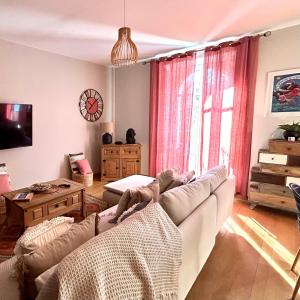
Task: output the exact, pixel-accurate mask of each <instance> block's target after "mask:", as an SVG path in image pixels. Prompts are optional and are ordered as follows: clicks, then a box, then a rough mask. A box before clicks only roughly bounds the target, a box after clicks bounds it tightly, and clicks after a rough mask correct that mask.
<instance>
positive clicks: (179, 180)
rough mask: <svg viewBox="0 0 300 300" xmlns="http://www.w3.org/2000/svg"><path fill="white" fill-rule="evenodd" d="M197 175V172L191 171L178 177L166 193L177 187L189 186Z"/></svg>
mask: <svg viewBox="0 0 300 300" xmlns="http://www.w3.org/2000/svg"><path fill="white" fill-rule="evenodd" d="M194 175H195V171H189V172H187V173H184V174H181V175H179V176H177V178H176V179H175V180H174V181H172V182H171V183H170V184H169V185H168V186H167V188H166V191H168V190H171V189H173V188H175V187H178V186H181V185H183V184H187V183H188V182H189V181H190V180H191V179H192V178H193V177H194Z"/></svg>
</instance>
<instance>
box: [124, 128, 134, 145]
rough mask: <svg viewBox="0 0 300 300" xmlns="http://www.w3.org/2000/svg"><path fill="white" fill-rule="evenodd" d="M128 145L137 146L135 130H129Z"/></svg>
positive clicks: (127, 135) (127, 133) (127, 134)
mask: <svg viewBox="0 0 300 300" xmlns="http://www.w3.org/2000/svg"><path fill="white" fill-rule="evenodd" d="M126 143H127V144H135V131H134V129H133V128H129V129H128V130H127V132H126Z"/></svg>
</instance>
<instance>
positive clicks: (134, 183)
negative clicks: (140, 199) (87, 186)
mask: <svg viewBox="0 0 300 300" xmlns="http://www.w3.org/2000/svg"><path fill="white" fill-rule="evenodd" d="M153 180H155V178H153V177H149V176H143V175H132V176H128V177H126V178H122V179H120V180H117V181H114V182H110V183H108V184H106V185H104V188H105V189H106V190H108V191H110V192H113V193H116V194H119V195H122V194H123V193H124V192H125V191H126V190H128V189H133V188H136V187H139V186H144V185H147V184H149V183H151V182H152V181H153Z"/></svg>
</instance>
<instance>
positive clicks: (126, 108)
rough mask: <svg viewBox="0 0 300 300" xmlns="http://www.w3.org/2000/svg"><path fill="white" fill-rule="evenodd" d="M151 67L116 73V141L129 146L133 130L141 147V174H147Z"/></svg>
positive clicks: (123, 70) (121, 69) (117, 70)
mask: <svg viewBox="0 0 300 300" xmlns="http://www.w3.org/2000/svg"><path fill="white" fill-rule="evenodd" d="M149 88H150V66H149V64H147V65H142V64H136V65H133V66H130V67H125V68H119V69H116V71H115V126H116V140H121V141H123V142H126V131H127V129H128V128H133V129H134V130H135V132H136V141H137V143H141V144H142V170H141V171H142V174H148V152H149V149H148V148H149V141H148V140H149Z"/></svg>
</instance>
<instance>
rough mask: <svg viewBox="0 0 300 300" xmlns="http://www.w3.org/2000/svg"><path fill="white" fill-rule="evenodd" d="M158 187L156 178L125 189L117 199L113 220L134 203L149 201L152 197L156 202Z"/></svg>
mask: <svg viewBox="0 0 300 300" xmlns="http://www.w3.org/2000/svg"><path fill="white" fill-rule="evenodd" d="M159 189H160V185H159V182H158V181H157V180H156V181H153V182H151V183H149V184H148V185H146V186H141V187H137V188H135V189H131V190H127V191H125V193H124V194H123V195H122V197H121V199H120V201H119V205H118V208H117V211H116V215H115V221H116V220H117V219H118V218H119V217H120V216H121V215H122V214H123V212H124V211H126V210H127V209H129V208H130V207H131V206H132V205H134V204H135V203H139V202H143V201H150V200H152V199H153V201H154V202H157V201H158V200H159Z"/></svg>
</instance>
